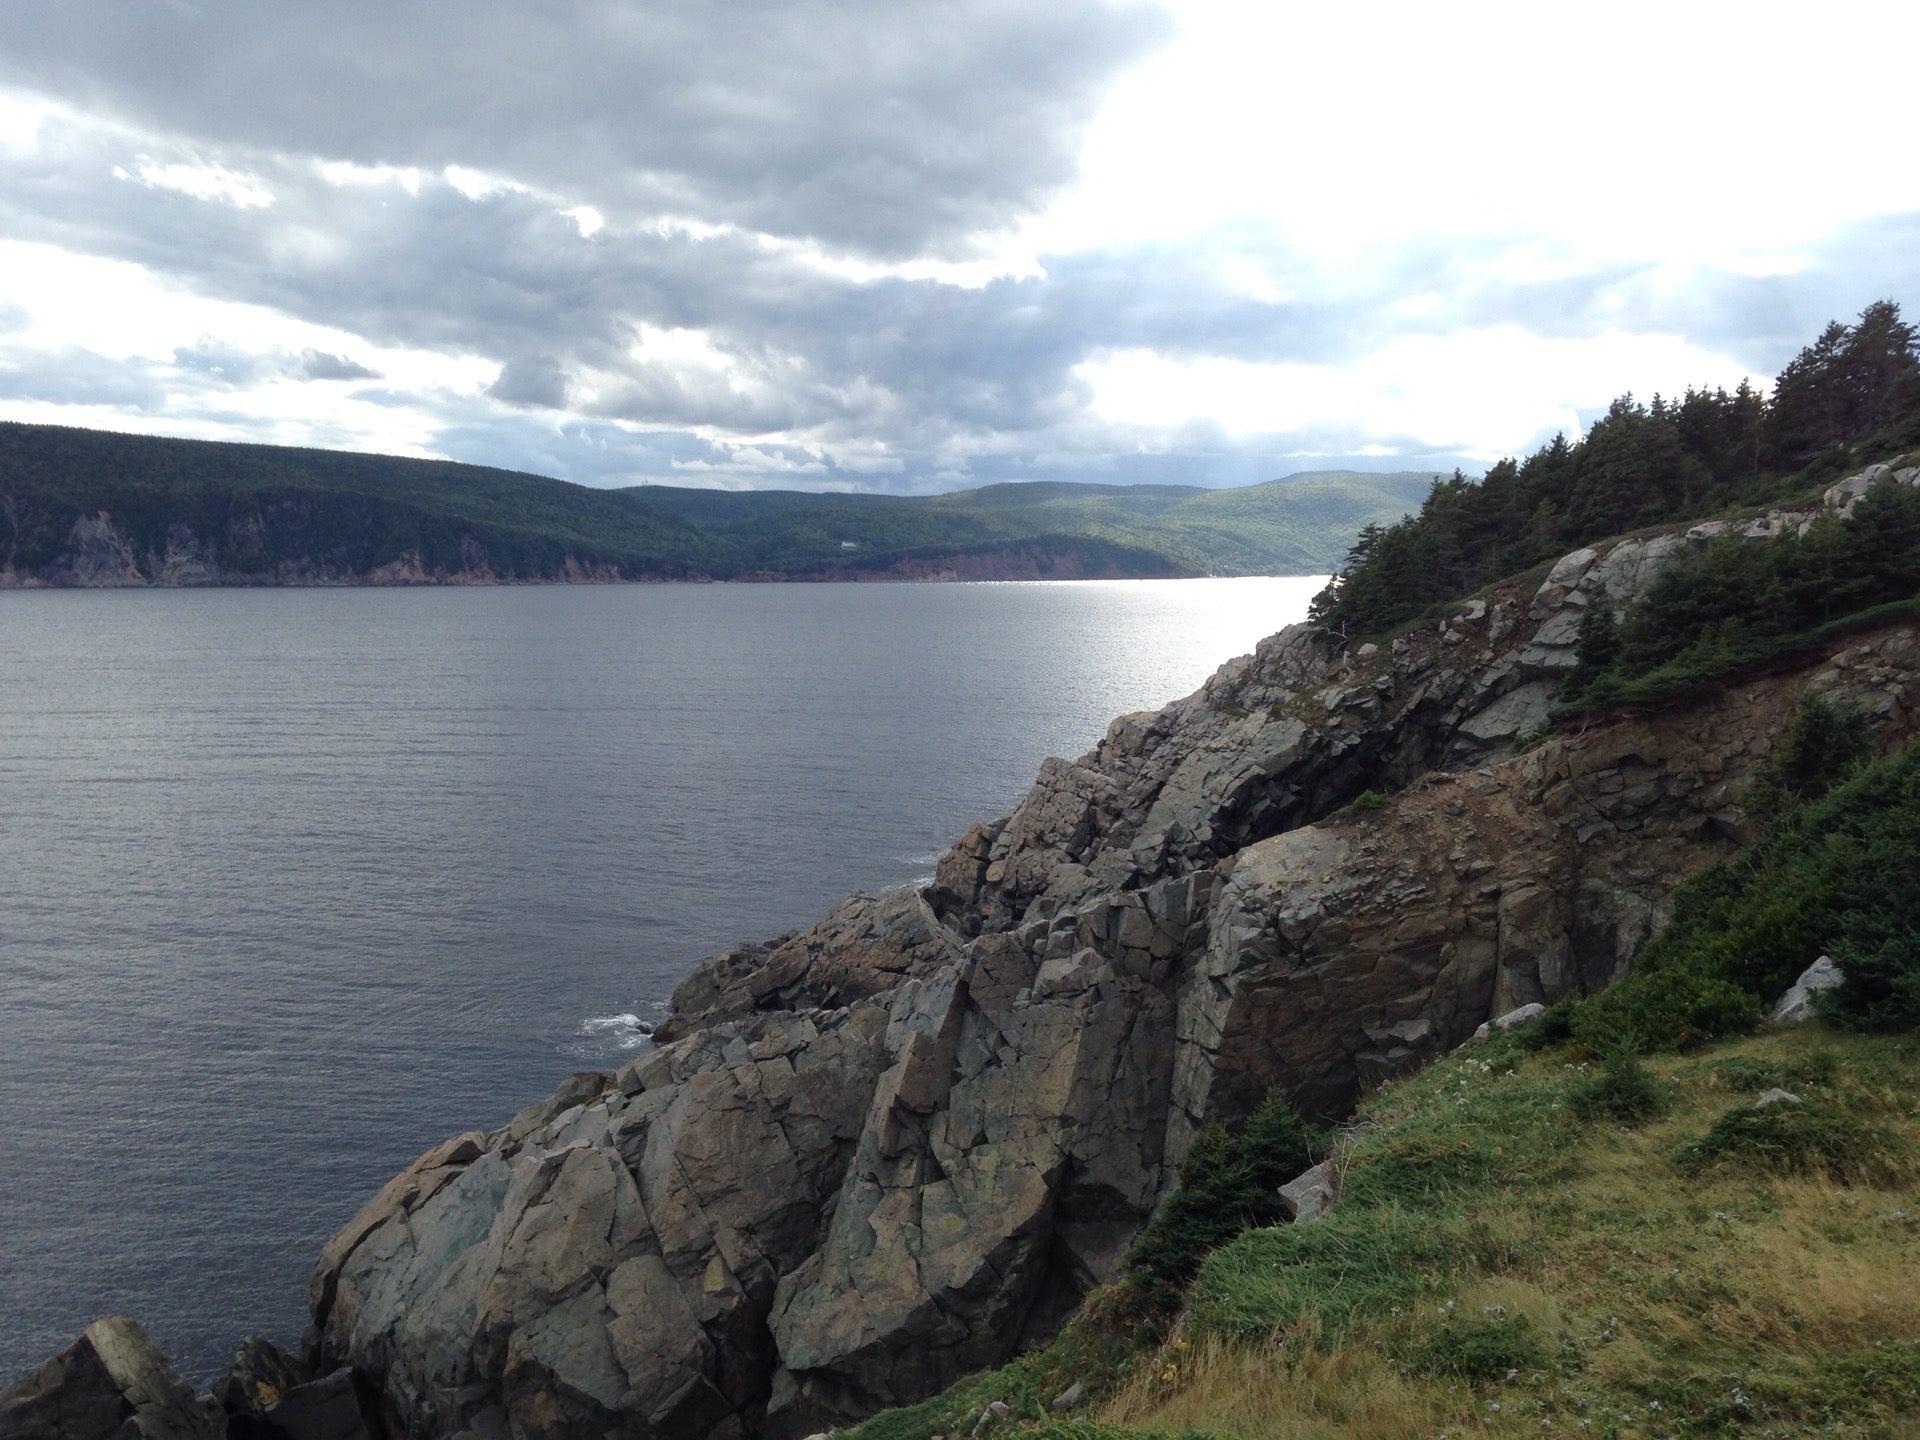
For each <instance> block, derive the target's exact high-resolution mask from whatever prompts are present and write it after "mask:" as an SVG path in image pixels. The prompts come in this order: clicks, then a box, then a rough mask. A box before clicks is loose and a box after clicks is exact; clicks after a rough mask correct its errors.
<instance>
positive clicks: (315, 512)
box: [0, 423, 1433, 585]
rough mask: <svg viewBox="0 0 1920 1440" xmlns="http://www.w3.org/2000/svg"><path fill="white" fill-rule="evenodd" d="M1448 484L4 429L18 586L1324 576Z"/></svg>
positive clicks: (1, 574)
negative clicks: (1106, 474) (625, 469)
mask: <svg viewBox="0 0 1920 1440" xmlns="http://www.w3.org/2000/svg"><path fill="white" fill-rule="evenodd" d="M1432 480H1433V477H1432V476H1431V475H1429V474H1426V473H1404V472H1403V473H1398V474H1382V475H1371V474H1364V473H1360V472H1354V471H1324V472H1315V473H1310V474H1303V475H1293V476H1288V477H1287V478H1285V479H1282V480H1274V481H1270V482H1268V483H1266V484H1263V485H1251V486H1246V487H1244V488H1241V489H1235V490H1207V489H1203V488H1200V487H1198V486H1189V485H1092V484H1077V483H1069V482H1056V481H1044V482H1034V483H1027V484H1004V485H990V486H986V487H984V488H982V489H977V490H963V491H959V492H956V493H953V494H948V495H937V496H928V497H902V496H888V495H821V494H813V493H808V492H801V491H744V492H742V491H717V490H695V489H683V488H679V487H673V486H658V485H645V486H637V487H634V488H631V489H625V490H597V489H593V488H590V487H588V486H583V485H574V484H570V483H568V482H566V481H563V480H553V479H548V478H546V477H543V476H538V475H527V474H522V473H519V472H516V471H510V470H496V469H492V468H490V467H487V466H481V465H461V464H455V463H452V462H449V461H440V460H408V459H399V458H395V457H392V456H384V455H363V454H357V453H353V452H346V451H331V450H302V449H293V448H289V447H283V446H271V445H239V444H225V443H214V442H209V441H200V440H172V439H160V438H155V437H151V436H144V435H123V434H116V433H112V432H108V431H98V430H75V429H67V428H63V427H58V426H47V425H20V424H12V423H0V583H11V584H55V585H58V584H69V585H115V584H147V583H159V584H221V583H228V584H301V583H376V584H377V583H423V582H434V581H461V580H477V581H487V580H532V581H540V580H565V579H673V578H713V579H871V578H886V577H902V578H934V579H937V578H962V579H1029V578H1047V577H1057V578H1073V577H1078V576H1186V575H1256V574H1268V575H1273V574H1281V575H1285V574H1294V575H1298V574H1320V573H1325V572H1328V571H1331V570H1332V569H1334V568H1335V567H1336V566H1337V565H1338V563H1339V562H1340V560H1341V558H1342V557H1343V556H1344V555H1345V554H1346V551H1347V548H1348V546H1349V545H1350V544H1351V543H1352V541H1353V538H1354V536H1355V535H1356V534H1358V532H1359V531H1360V529H1361V528H1362V527H1363V526H1365V525H1369V524H1375V525H1378V524H1386V523H1391V522H1392V521H1394V520H1397V519H1398V518H1400V517H1401V516H1402V515H1404V514H1406V513H1408V512H1409V511H1411V510H1415V509H1417V508H1418V507H1419V505H1420V502H1421V500H1422V499H1423V498H1424V497H1425V495H1426V493H1427V491H1428V489H1429V487H1430V485H1431V483H1432Z"/></svg>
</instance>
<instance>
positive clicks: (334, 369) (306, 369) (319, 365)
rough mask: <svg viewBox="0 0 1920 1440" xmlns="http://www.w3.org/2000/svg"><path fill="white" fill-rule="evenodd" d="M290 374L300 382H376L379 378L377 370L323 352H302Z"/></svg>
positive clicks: (355, 361) (341, 356) (343, 356)
mask: <svg viewBox="0 0 1920 1440" xmlns="http://www.w3.org/2000/svg"><path fill="white" fill-rule="evenodd" d="M292 373H293V374H295V375H297V376H298V377H299V378H300V379H302V380H378V379H379V378H380V372H379V371H378V370H372V369H369V368H368V367H367V366H365V365H362V364H361V363H360V362H359V361H357V360H349V359H348V358H347V357H346V356H345V355H334V354H331V353H330V352H328V351H325V350H303V351H302V352H301V353H300V358H299V360H298V361H297V362H296V363H295V365H294V367H293V371H292Z"/></svg>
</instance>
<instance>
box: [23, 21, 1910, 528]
mask: <svg viewBox="0 0 1920 1440" xmlns="http://www.w3.org/2000/svg"><path fill="white" fill-rule="evenodd" d="M1308 12H1309V7H1304V6H1300V7H1296V6H1292V5H1278V4H1272V3H1224V0H1175V3H1167V4H1162V3H1148V0H1047V3H1045V4H1035V3H1033V0H889V3H886V4H873V3H870V0H851V3H828V0H764V3H763V0H704V3H661V0H544V3H538V4H535V3H528V0H461V3H459V4H453V3H444V4H442V3H437V0H436V3H425V0H422V3H418V4H413V3H408V4H396V3H393V0H306V3H302V4H299V5H279V4H262V3H260V0H6V21H5V24H4V25H0V418H7V419H23V420H46V421H56V422H60V423H65V424H78V425H91V426H105V427H111V428H118V429H137V430H151V431H156V432H161V433H167V434H179V435H196V436H207V437H214V438H235V439H264V440H272V441H280V442H289V443H300V444H317V445H327V446H339V447H350V448H356V449H370V450H382V451H389V452H394V453H403V454H419V455H442V456H448V457H452V458H455V459H461V460H474V461H483V462H487V463H492V464H499V465H507V466H512V467H516V468H523V469H531V470H537V471H541V472H544V473H549V474H555V475H561V476H564V477H567V478H570V479H575V480H580V481H584V482H587V483H591V484H606V485H619V484H634V483H640V482H643V481H665V482H670V483H681V484H703V485H726V486H748V485H752V486H768V485H778V486H797V487H805V488H840V489H882V490H893V491H926V490H936V489H948V488H953V487H955V486H959V485H967V484H978V483H984V482H988V481H992V480H1000V479H1017V478H1069V479H1097V480H1123V481H1126V480H1181V481H1189V482H1197V483H1203V484H1212V485H1223V484H1238V483H1244V482H1247V481H1252V480H1259V479H1264V478H1270V477H1271V476H1274V475H1278V474H1284V473H1287V472H1288V471H1290V470H1298V469H1305V468H1320V467H1325V466H1332V465H1350V464H1357V465H1360V466H1364V467H1367V468H1380V469H1391V468H1400V467H1403V466H1405V467H1412V466H1418V467H1421V468H1425V467H1428V466H1431V465H1435V464H1450V463H1453V462H1455V461H1458V462H1460V463H1463V464H1466V465H1468V466H1469V467H1470V468H1477V467H1478V466H1479V465H1481V464H1483V463H1484V462H1485V461H1486V460H1487V459H1489V458H1492V457H1495V456H1498V455H1500V454H1503V453H1508V452H1512V451H1517V450H1523V449H1525V448H1527V447H1529V446H1531V445H1533V444H1535V443H1537V442H1538V441H1539V440H1541V439H1543V438H1544V437H1546V436H1548V435H1551V434H1552V433H1553V431H1555V430H1556V429H1562V428H1566V429H1574V428H1577V427H1578V426H1579V425H1580V423H1581V421H1582V419H1583V418H1584V417H1590V416H1591V415H1592V414H1593V413H1594V412H1595V411H1596V410H1597V409H1598V408H1601V407H1603V406H1604V404H1605V402H1606V400H1607V399H1608V398H1609V397H1610V396H1611V395H1612V394H1614V393H1615V392H1617V391H1619V390H1621V389H1625V388H1632V389H1635V390H1636V391H1638V392H1640V393H1642V394H1646V393H1649V392H1651V391H1653V390H1656V389H1659V390H1666V391H1672V390H1676V389H1678V388H1680V387H1682V386H1684V385H1685V384H1686V383H1688V382H1694V383H1703V382H1704V383H1726V384H1729V385H1731V384H1733V383H1736V382H1737V381H1738V380H1739V379H1740V377H1741V376H1743V375H1755V376H1766V375H1770V374H1771V373H1772V372H1773V371H1774V370H1775V369H1776V368H1777V367H1778V366H1779V364H1780V363H1781V362H1782V361H1783V360H1784V359H1785V358H1787V357H1788V356H1789V355H1791V354H1792V352H1793V351H1794V350H1795V349H1797V348H1798V346H1799V345H1800V344H1802V343H1804V342H1805V340H1807V339H1808V338H1810V337H1811V335H1812V334H1813V333H1814V332H1815V331H1816V330H1817V329H1818V328H1819V326H1820V325H1821V324H1822V323H1823V322H1824V321H1825V320H1827V319H1828V318H1830V317H1834V316H1848V315H1851V314H1853V313H1854V312H1857V311H1858V310H1859V309H1860V307H1861V306H1863V305H1865V304H1866V303H1867V302H1869V301H1871V300H1873V299H1875V298H1878V297H1880V296H1883V295H1891V296H1894V297H1895V298H1898V299H1901V300H1903V301H1905V302H1907V303H1908V306H1909V309H1910V310H1911V309H1914V308H1916V307H1920V284H1917V283H1916V282H1917V281H1920V164H1916V163H1915V162H1914V160H1913V150H1912V136H1913V134H1914V129H1915V119H1914V117H1915V114H1916V108H1915V107H1916V101H1915V98H1914V90H1913V87H1912V85H1911V83H1910V80H1909V77H1908V71H1909V70H1910V68H1911V67H1910V57H1911V56H1913V55H1914V54H1916V53H1920V44H1917V43H1916V42H1920V7H1917V8H1916V9H1913V10H1907V9H1904V8H1896V7H1892V6H1888V5H1885V4H1875V5H1854V4H1849V3H1835V0H1827V3H1824V4H1822V5H1820V6H1818V7H1815V8H1813V9H1808V8H1807V7H1806V6H1804V5H1794V6H1786V5H1771V4H1765V3H1740V4H1707V3H1700V4H1685V5H1674V4H1672V3H1666V4H1661V5H1657V6H1654V5H1649V6H1640V5H1634V4H1613V5H1609V6H1605V7H1596V6H1579V7H1576V6H1565V5H1541V4H1538V3H1526V4H1516V5H1486V4H1474V3H1462V4H1455V5H1444V6H1443V5H1433V4H1431V3H1423V4H1419V5H1408V6H1404V7H1403V6H1399V5H1395V4H1387V3H1379V0H1376V3H1374V4H1371V5H1364V6H1316V7H1311V13H1308Z"/></svg>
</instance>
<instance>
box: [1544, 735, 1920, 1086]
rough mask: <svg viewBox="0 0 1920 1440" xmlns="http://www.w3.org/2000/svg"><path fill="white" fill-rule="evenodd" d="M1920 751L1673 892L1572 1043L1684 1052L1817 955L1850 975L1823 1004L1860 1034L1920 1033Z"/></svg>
mask: <svg viewBox="0 0 1920 1440" xmlns="http://www.w3.org/2000/svg"><path fill="white" fill-rule="evenodd" d="M1916 874H1920V746H1908V747H1907V748H1906V749H1905V750H1902V751H1900V752H1898V753H1896V754H1894V755H1891V756H1888V757H1887V758H1885V759H1883V760H1879V761H1876V762H1875V763H1873V764H1871V765H1867V766H1865V767H1864V768H1862V769H1859V770H1857V771H1856V772H1855V773H1853V774H1852V775H1850V776H1849V777H1848V778H1847V779H1845V780H1844V781H1842V782H1841V783H1840V784H1839V785H1837V786H1835V787H1834V788H1833V789H1832V790H1831V791H1830V792H1828V793H1827V794H1826V795H1824V796H1822V797H1820V798H1819V799H1817V800H1813V801H1811V802H1808V803H1805V804H1800V805H1796V806H1794V807H1793V808H1792V809H1791V810H1790V811H1789V812H1787V813H1786V814H1784V815H1782V816H1781V817H1780V819H1779V820H1778V821H1777V822H1776V824H1775V825H1774V827H1773V829H1772V830H1771V831H1769V832H1768V834H1767V835H1766V836H1765V837H1764V838H1763V839H1761V840H1760V841H1759V842H1757V843H1756V844H1754V845H1752V846H1750V847H1748V849H1747V850H1746V851H1744V852H1743V853H1741V854H1740V855H1737V856H1735V857H1734V858H1733V859H1731V860H1728V861H1725V862H1723V863H1721V864H1719V865H1715V866H1712V867H1710V868H1709V869H1707V870H1705V871H1703V872H1702V873H1701V874H1699V875H1697V876H1695V877H1694V878H1693V879H1691V880H1689V881H1688V882H1687V883H1686V884H1684V885H1682V886H1681V887H1680V889H1679V890H1678V891H1677V892H1676V893H1675V896H1674V914H1673V920H1672V922H1671V923H1670V924H1669V925H1668V926H1667V927H1666V929H1664V930H1663V931H1662V932H1661V933H1660V934H1659V935H1658V936H1656V937H1655V938H1654V940H1653V943H1652V944H1650V945H1649V946H1648V947H1647V949H1646V951H1645V952H1644V953H1643V954H1642V955H1641V957H1640V960H1639V962H1638V964H1637V965H1636V966H1635V969H1634V972H1633V973H1632V974H1631V975H1628V976H1627V977H1626V978H1625V979H1623V980H1621V981H1620V982H1618V983H1617V984H1615V985H1613V986H1612V987H1611V988H1609V989H1607V990H1603V991H1601V992H1600V993H1599V994H1598V995H1594V996H1590V997H1588V998H1587V999H1585V1000H1582V1001H1580V1002H1579V1004H1578V1006H1577V1007H1576V1009H1575V1012H1574V1016H1573V1032H1574V1036H1575V1038H1576V1039H1578V1040H1579V1041H1581V1042H1582V1043H1583V1044H1585V1045H1588V1046H1589V1047H1591V1048H1593V1049H1596V1050H1604V1049H1605V1048H1606V1047H1608V1046H1609V1045H1612V1044H1615V1043H1617V1042H1618V1041H1619V1040H1620V1039H1621V1038H1622V1037H1623V1036H1626V1035H1628V1034H1635V1035H1638V1036H1639V1037H1641V1039H1642V1040H1644V1041H1645V1042H1646V1043H1647V1044H1648V1045H1650V1046H1653V1047H1657V1048H1667V1047H1681V1046H1686V1045H1690V1044H1695V1043H1698V1042H1700V1041H1703V1040H1709V1039H1713V1038H1715V1037H1717V1036H1722V1035H1729V1034H1734V1033H1737V1032H1739V1031H1741V1030H1744V1029H1747V1028H1750V1027H1751V1026H1752V1025H1753V1024H1754V1023H1756V1022H1757V1021H1758V1019H1759V1018H1760V1016H1761V1015H1762V1014H1763V1013H1765V1012H1764V1007H1765V1006H1766V1005H1767V1004H1770V1003H1771V1002H1772V1001H1773V1000H1774V999H1775V998H1776V997H1777V996H1779V994H1780V993H1781V992H1782V991H1784V990H1785V989H1786V988H1787V986H1789V985H1790V984H1792V983H1793V981H1794V980H1795V979H1796V978H1797V977H1798V976H1799V974H1800V972H1801V971H1802V970H1803V969H1805V968H1806V966H1807V965H1808V964H1810V963H1811V962H1812V961H1813V960H1814V959H1815V958H1816V957H1817V956H1819V955H1821V954H1831V955H1833V956H1834V957H1835V958H1836V959H1838V960H1839V961H1840V963H1841V965H1842V967H1843V968H1844V969H1846V971H1847V983H1846V984H1844V985H1842V986H1841V987H1840V988H1839V989H1837V990H1834V991H1831V992H1829V994H1828V996H1827V997H1826V999H1825V1001H1824V1008H1825V1010H1826V1013H1827V1014H1828V1015H1829V1017H1830V1018H1831V1019H1833V1020H1834V1021H1835V1023H1837V1024H1840V1025H1844V1026H1848V1027H1852V1028H1858V1029H1869V1030H1903V1029H1915V1028H1920V886H1917V885H1915V884H1914V878H1913V877H1914V876H1915V875H1916Z"/></svg>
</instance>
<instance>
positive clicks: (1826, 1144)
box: [1676, 1096, 1906, 1184]
mask: <svg viewBox="0 0 1920 1440" xmlns="http://www.w3.org/2000/svg"><path fill="white" fill-rule="evenodd" d="M1676 1159H1677V1161H1678V1163H1679V1166H1680V1168H1681V1169H1682V1170H1683V1171H1686V1172H1687V1173H1689V1174H1695V1175H1698V1174H1702V1173H1705V1172H1707V1171H1710V1170H1718V1169H1730V1168H1744V1169H1751V1170H1757V1171H1761V1172H1763V1173H1770V1174H1776V1175H1814V1174H1820V1175H1826V1176H1828V1177H1829V1178H1831V1179H1834V1180H1838V1181H1841V1182H1843V1183H1852V1182H1856V1181H1857V1182H1865V1183H1869V1184H1887V1183H1891V1182H1893V1181H1897V1180H1898V1179H1899V1178H1900V1177H1901V1175H1902V1174H1903V1173H1904V1172H1905V1170H1906V1166H1905V1164H1904V1162H1903V1157H1902V1155H1901V1153H1900V1150H1899V1148H1898V1141H1897V1139H1896V1138H1895V1137H1894V1136H1893V1135H1892V1133H1891V1132H1889V1131H1887V1130H1885V1129H1883V1128H1881V1127H1879V1126H1876V1125H1873V1124H1870V1123H1869V1122H1867V1121H1865V1120H1863V1119H1861V1118H1860V1117H1859V1116H1858V1115H1856V1114H1854V1113H1853V1112H1852V1111H1850V1110H1848V1109H1846V1108H1845V1107H1844V1106H1842V1105H1841V1104H1840V1103H1839V1102H1838V1101H1836V1100H1834V1099H1831V1098H1829V1097H1826V1096H1812V1097H1808V1098H1805V1099H1802V1100H1800V1101H1798V1102H1795V1101H1791V1100H1780V1101H1776V1102H1775V1103H1773V1104H1771V1105H1741V1106H1737V1107H1736V1108H1734V1109H1732V1110H1729V1111H1727V1112H1726V1113H1725V1114H1724V1115H1722V1116H1721V1117H1720V1118H1719V1119H1718V1120H1716V1121H1714V1122H1713V1124H1712V1126H1711V1127H1709V1128H1708V1130H1707V1132H1706V1134H1704V1135H1702V1136H1700V1137H1699V1138H1698V1139H1696V1140H1693V1141H1690V1142H1689V1143H1688V1144H1686V1145H1684V1146H1682V1147H1681V1149H1680V1152H1679V1154H1678V1156H1677V1157H1676Z"/></svg>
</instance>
